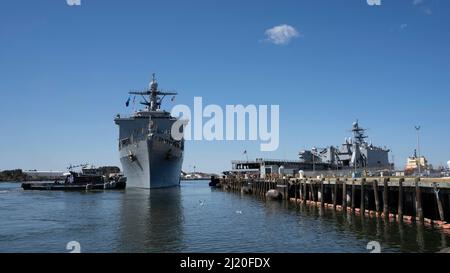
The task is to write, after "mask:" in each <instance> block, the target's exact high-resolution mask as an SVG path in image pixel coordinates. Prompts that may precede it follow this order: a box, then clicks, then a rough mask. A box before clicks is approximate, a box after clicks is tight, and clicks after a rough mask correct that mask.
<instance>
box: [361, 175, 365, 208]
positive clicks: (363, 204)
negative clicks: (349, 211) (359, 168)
mask: <svg viewBox="0 0 450 273" xmlns="http://www.w3.org/2000/svg"><path fill="white" fill-rule="evenodd" d="M365 183H366V179H365V178H363V179H361V204H360V209H361V215H363V216H364V214H365V211H366V195H365V188H364V184H365Z"/></svg>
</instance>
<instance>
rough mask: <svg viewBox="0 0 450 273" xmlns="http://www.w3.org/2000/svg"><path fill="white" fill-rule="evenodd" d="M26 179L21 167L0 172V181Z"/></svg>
mask: <svg viewBox="0 0 450 273" xmlns="http://www.w3.org/2000/svg"><path fill="white" fill-rule="evenodd" d="M25 180H27V175H26V174H24V173H23V172H22V170H21V169H17V170H6V171H2V172H0V181H1V182H10V181H14V182H16V181H17V182H21V181H25Z"/></svg>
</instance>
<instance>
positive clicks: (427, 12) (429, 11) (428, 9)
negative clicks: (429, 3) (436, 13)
mask: <svg viewBox="0 0 450 273" xmlns="http://www.w3.org/2000/svg"><path fill="white" fill-rule="evenodd" d="M422 11H423V12H424V13H425V14H426V15H432V14H433V11H432V10H431V9H430V8H427V7H425V8H423V9H422Z"/></svg>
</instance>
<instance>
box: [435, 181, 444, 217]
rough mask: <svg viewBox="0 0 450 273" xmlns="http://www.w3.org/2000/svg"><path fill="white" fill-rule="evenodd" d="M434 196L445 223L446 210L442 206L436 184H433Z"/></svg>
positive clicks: (440, 215)
mask: <svg viewBox="0 0 450 273" xmlns="http://www.w3.org/2000/svg"><path fill="white" fill-rule="evenodd" d="M433 189H434V195H435V196H436V203H437V206H438V211H439V218H440V219H441V221H445V215H444V208H443V206H442V201H441V198H439V189H438V188H437V186H436V183H433Z"/></svg>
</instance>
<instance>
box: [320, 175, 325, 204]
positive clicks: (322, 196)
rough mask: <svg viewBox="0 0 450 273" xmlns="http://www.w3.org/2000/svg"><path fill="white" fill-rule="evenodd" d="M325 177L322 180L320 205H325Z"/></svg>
mask: <svg viewBox="0 0 450 273" xmlns="http://www.w3.org/2000/svg"><path fill="white" fill-rule="evenodd" d="M323 181H324V179H321V180H320V206H321V207H323V206H324V188H325V187H324V185H323Z"/></svg>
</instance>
